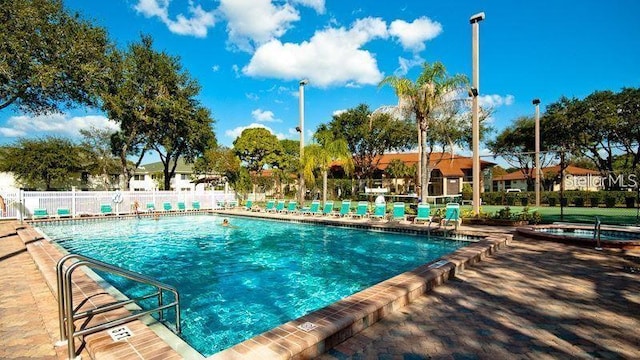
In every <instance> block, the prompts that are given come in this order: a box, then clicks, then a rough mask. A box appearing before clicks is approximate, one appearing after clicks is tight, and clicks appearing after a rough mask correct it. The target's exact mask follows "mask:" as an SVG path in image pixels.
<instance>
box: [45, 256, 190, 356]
mask: <svg viewBox="0 0 640 360" xmlns="http://www.w3.org/2000/svg"><path fill="white" fill-rule="evenodd" d="M69 260H76V262H74V263H73V264H71V265H69V266H67V267H66V270H65V266H64V264H65V263H66V262H67V261H69ZM80 266H86V267H88V268H93V269H98V270H102V271H106V272H110V273H112V274H116V275H119V276H122V277H124V278H127V279H129V280H133V281H137V282H140V283H143V284H146V285H150V286H155V287H156V289H157V292H156V293H152V294H147V295H144V296H141V297H138V298H134V299H127V300H117V301H116V302H114V303H111V304H108V305H105V306H101V307H100V308H96V309H93V310H88V311H85V312H81V313H76V310H77V309H74V307H73V291H72V286H71V284H72V275H73V271H75V270H76V269H77V268H79V267H80ZM56 285H57V290H58V322H59V328H60V342H59V343H58V344H64V343H66V344H67V349H68V356H69V359H75V358H76V348H75V342H74V338H75V337H77V336H83V335H89V334H93V333H96V332H98V331H102V330H106V329H108V328H111V327H113V326H117V325H122V324H125V323H127V322H130V321H132V320H136V319H138V318H141V317H143V316H146V315H149V314H152V313H158V320H159V321H160V322H161V323H162V322H163V320H164V310H165V309H169V308H172V307H174V308H175V330H174V329H171V330H172V331H173V332H175V333H176V334H179V333H180V331H181V328H180V294H179V293H178V290H177V289H176V288H175V287H173V286H171V285H168V284H164V283H162V282H159V281H157V280H154V279H152V278H150V277H147V276H144V275H142V274H138V273H135V272H132V271H129V270H125V269H122V268H120V267H117V266H114V265H111V264H107V263H105V262H102V261H100V260H96V259H93V258H90V257H87V256H82V255H78V254H68V255H66V256H63V257H62V258H61V259H60V260H58V263H57V264H56ZM162 291H168V292H171V293H173V296H174V301H173V302H171V303H169V304H164V303H163V295H162ZM156 296H157V298H158V306H157V307H155V308H152V309H149V310H145V311H141V312H138V313H135V314H133V313H132V314H131V315H128V316H124V317H121V318H118V319H115V320H109V321H105V322H103V323H100V324H98V325H93V326H90V327H87V328H84V329H82V330H80V331H76V330H75V325H74V322H75V320H78V319H82V318H86V317H89V316H93V315H96V314H100V313H105V312H108V311H111V310H115V309H119V308H122V307H123V306H125V305H128V304H131V303H136V302H137V301H139V300H144V299H149V298H152V297H156ZM169 329H170V328H169Z"/></svg>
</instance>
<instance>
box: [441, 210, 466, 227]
mask: <svg viewBox="0 0 640 360" xmlns="http://www.w3.org/2000/svg"><path fill="white" fill-rule="evenodd" d="M451 222H453V223H454V226H455V228H456V230H457V229H458V226H460V225H461V224H462V219H461V218H460V204H458V203H448V204H447V207H446V210H445V213H444V219H442V223H441V225H444V226H447V225H449V223H451Z"/></svg>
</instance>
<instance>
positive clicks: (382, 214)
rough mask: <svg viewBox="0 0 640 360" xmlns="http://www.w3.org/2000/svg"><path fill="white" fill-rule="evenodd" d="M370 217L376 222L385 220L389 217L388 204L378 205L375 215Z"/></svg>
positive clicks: (374, 211)
mask: <svg viewBox="0 0 640 360" xmlns="http://www.w3.org/2000/svg"><path fill="white" fill-rule="evenodd" d="M369 217H370V218H372V219H376V220H384V219H385V218H386V217H387V204H376V207H375V209H374V210H373V214H371V215H370V216H369Z"/></svg>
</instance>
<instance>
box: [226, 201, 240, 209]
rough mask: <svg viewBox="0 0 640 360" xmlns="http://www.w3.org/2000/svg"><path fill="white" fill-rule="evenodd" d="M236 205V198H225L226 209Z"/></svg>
mask: <svg viewBox="0 0 640 360" xmlns="http://www.w3.org/2000/svg"><path fill="white" fill-rule="evenodd" d="M236 207H238V200H227V203H226V206H225V208H226V209H234V208H236Z"/></svg>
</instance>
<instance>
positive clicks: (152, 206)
mask: <svg viewBox="0 0 640 360" xmlns="http://www.w3.org/2000/svg"><path fill="white" fill-rule="evenodd" d="M154 211H156V204H154V203H152V202H148V203H147V212H154Z"/></svg>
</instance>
